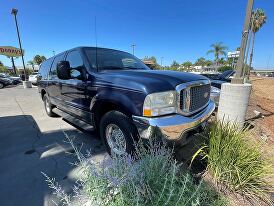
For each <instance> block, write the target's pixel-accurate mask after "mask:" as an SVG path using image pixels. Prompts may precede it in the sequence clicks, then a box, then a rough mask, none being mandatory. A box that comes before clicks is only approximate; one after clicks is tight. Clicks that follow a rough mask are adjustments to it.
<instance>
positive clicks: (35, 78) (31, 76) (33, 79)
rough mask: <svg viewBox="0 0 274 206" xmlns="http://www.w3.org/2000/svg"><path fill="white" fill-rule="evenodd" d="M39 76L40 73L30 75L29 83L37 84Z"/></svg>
mask: <svg viewBox="0 0 274 206" xmlns="http://www.w3.org/2000/svg"><path fill="white" fill-rule="evenodd" d="M37 74H38V72H33V73H32V74H31V75H29V81H30V82H31V83H32V84H37Z"/></svg>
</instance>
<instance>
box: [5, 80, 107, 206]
mask: <svg viewBox="0 0 274 206" xmlns="http://www.w3.org/2000/svg"><path fill="white" fill-rule="evenodd" d="M64 132H65V133H66V134H67V135H68V136H69V137H70V138H73V139H74V142H75V144H76V145H77V146H78V147H80V146H81V145H83V147H82V152H83V153H85V151H86V150H90V151H91V152H92V154H93V157H92V158H94V159H95V160H96V161H101V160H102V159H103V158H107V154H106V151H105V149H104V147H103V145H102V142H101V141H100V139H99V138H98V137H95V136H93V135H92V134H89V133H86V132H83V131H80V130H78V129H76V128H75V127H73V126H72V125H70V124H68V123H67V122H65V121H63V120H62V119H61V118H60V117H57V118H51V117H48V116H47V115H46V113H45V111H44V107H43V102H42V100H41V98H40V96H39V94H38V91H37V87H33V88H30V89H23V87H22V86H21V85H19V86H16V87H9V88H4V89H1V90H0V205H5V206H18V205H20V206H24V205H26V206H32V205H34V206H39V205H46V206H51V205H55V204H54V202H58V200H57V199H56V196H55V195H54V194H52V190H51V189H49V187H48V186H47V184H46V182H45V178H44V176H43V175H42V173H41V172H44V173H46V174H47V175H48V176H50V177H54V178H55V179H56V181H58V182H59V183H60V185H61V186H62V187H63V189H64V190H65V191H70V188H71V186H72V185H73V184H74V183H75V180H76V176H77V174H78V170H79V168H77V167H76V166H72V164H70V163H71V162H75V161H76V157H75V155H74V154H73V150H72V147H71V145H69V144H68V143H67V142H66V137H65V135H64Z"/></svg>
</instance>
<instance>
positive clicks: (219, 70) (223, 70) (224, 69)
mask: <svg viewBox="0 0 274 206" xmlns="http://www.w3.org/2000/svg"><path fill="white" fill-rule="evenodd" d="M227 70H233V68H232V67H231V66H222V67H219V68H218V72H221V73H222V72H225V71H227Z"/></svg>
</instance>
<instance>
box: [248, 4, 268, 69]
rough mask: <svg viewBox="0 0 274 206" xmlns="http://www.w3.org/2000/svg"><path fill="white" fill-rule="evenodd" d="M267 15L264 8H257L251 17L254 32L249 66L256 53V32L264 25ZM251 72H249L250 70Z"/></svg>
mask: <svg viewBox="0 0 274 206" xmlns="http://www.w3.org/2000/svg"><path fill="white" fill-rule="evenodd" d="M266 19H267V17H266V15H265V12H264V10H262V9H256V10H255V11H253V12H252V17H251V28H250V29H251V32H252V49H251V52H250V59H249V68H251V66H252V61H253V53H254V43H255V36H256V33H257V32H258V31H259V30H260V29H261V28H262V26H263V25H264V24H265V23H266ZM248 74H249V72H248Z"/></svg>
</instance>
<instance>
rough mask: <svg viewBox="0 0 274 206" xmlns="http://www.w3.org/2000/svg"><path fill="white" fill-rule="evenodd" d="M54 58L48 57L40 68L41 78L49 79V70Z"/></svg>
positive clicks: (39, 74)
mask: <svg viewBox="0 0 274 206" xmlns="http://www.w3.org/2000/svg"><path fill="white" fill-rule="evenodd" d="M52 61H53V59H52V58H51V59H48V60H46V61H44V62H43V63H42V64H41V65H40V68H39V72H38V76H40V78H41V80H47V79H48V72H49V69H50V65H51V63H52Z"/></svg>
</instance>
